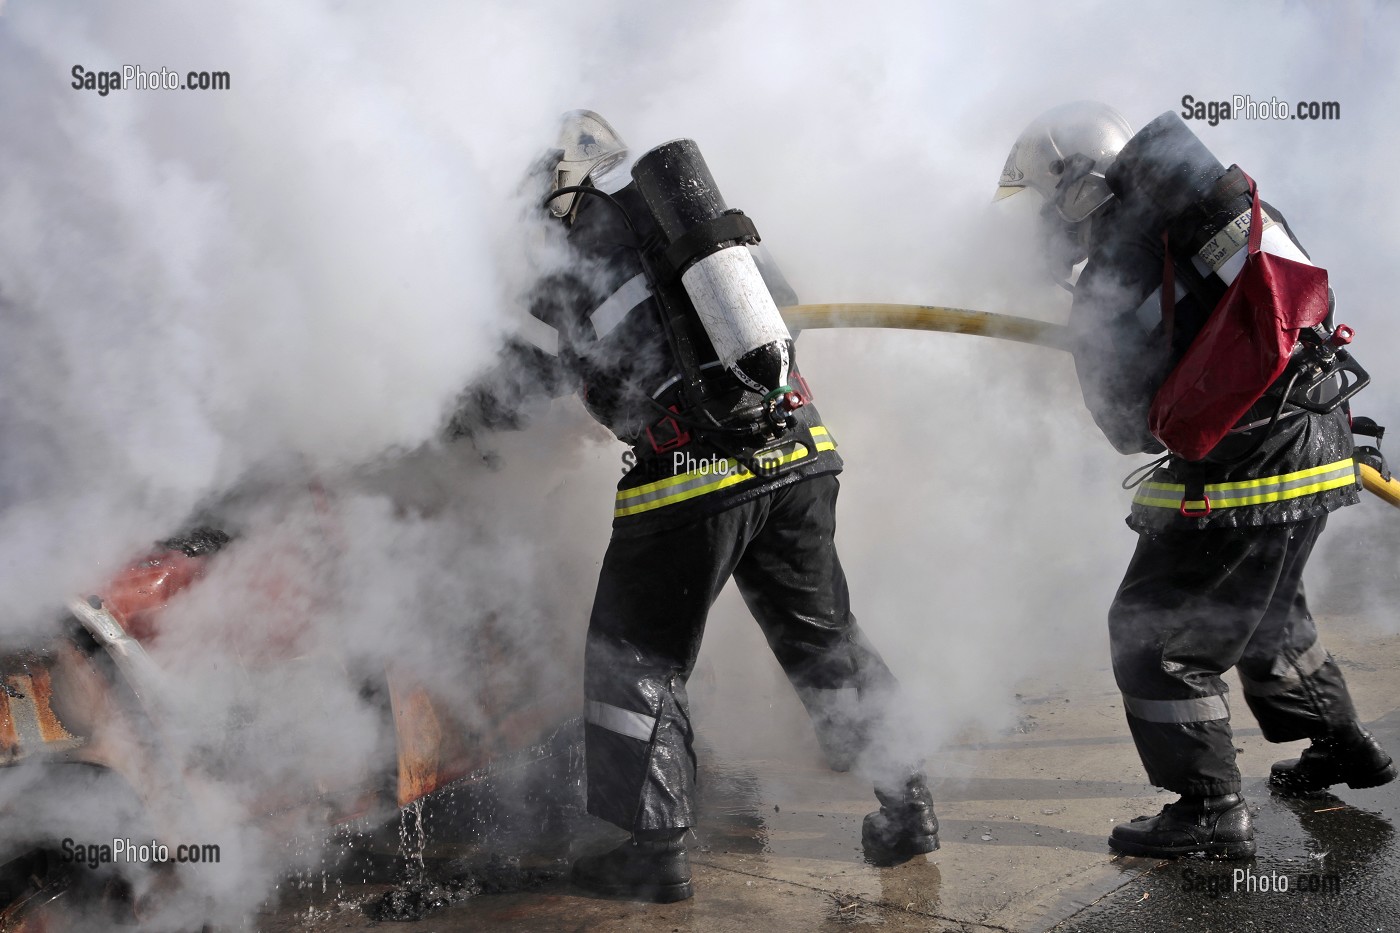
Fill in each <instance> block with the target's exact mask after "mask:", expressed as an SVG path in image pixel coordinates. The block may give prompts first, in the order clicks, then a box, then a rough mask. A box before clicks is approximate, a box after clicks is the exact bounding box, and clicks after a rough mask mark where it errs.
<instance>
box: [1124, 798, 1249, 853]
mask: <svg viewBox="0 0 1400 933" xmlns="http://www.w3.org/2000/svg"><path fill="white" fill-rule="evenodd" d="M1108 847H1109V848H1110V849H1112V850H1113V851H1115V852H1120V853H1122V854H1123V855H1145V856H1147V857H1149V858H1175V857H1177V856H1179V855H1205V856H1208V857H1211V858H1227V859H1233V858H1249V857H1250V856H1251V855H1253V854H1254V848H1255V846H1254V821H1253V820H1252V819H1251V818H1250V816H1249V808H1248V807H1247V806H1245V802H1244V798H1242V797H1241V796H1240V795H1239V794H1229V795H1227V796H1224V797H1182V798H1181V799H1180V800H1178V801H1177V802H1176V803H1169V804H1167V805H1166V806H1165V807H1163V808H1162V812H1161V813H1158V814H1157V815H1156V816H1139V817H1135V818H1134V819H1133V821H1132V822H1131V823H1124V824H1123V825H1121V826H1115V827H1113V834H1112V835H1110V836H1109V837H1108Z"/></svg>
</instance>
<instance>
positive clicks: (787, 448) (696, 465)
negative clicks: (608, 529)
mask: <svg viewBox="0 0 1400 933" xmlns="http://www.w3.org/2000/svg"><path fill="white" fill-rule="evenodd" d="M809 433H810V434H811V440H812V445H811V446H809V445H807V444H806V443H804V442H802V441H793V442H790V443H788V444H784V445H783V446H782V447H780V448H778V449H776V450H773V451H769V452H764V453H760V454H758V455H756V456H755V459H756V460H757V461H758V463H759V464H760V465H764V466H771V467H773V468H774V469H776V468H778V467H781V466H786V465H788V464H790V463H795V462H797V461H799V460H805V459H806V458H808V457H812V456H815V455H816V454H818V453H820V452H821V451H824V450H835V449H836V442H835V441H834V440H832V437H831V432H829V431H827V429H826V428H824V427H822V426H821V425H819V424H818V425H813V426H812V427H811V428H810V429H809ZM686 466H687V469H686V470H685V472H681V473H677V474H676V475H674V476H668V477H666V478H665V479H662V480H657V481H656V482H654V483H646V484H645V485H642V486H633V487H632V488H631V489H619V490H618V492H617V504H616V507H615V508H614V509H613V517H614V518H623V517H625V516H628V515H637V514H639V513H641V512H649V511H651V510H652V509H660V508H665V507H666V506H668V505H676V504H678V503H681V502H688V501H690V500H691V499H696V498H698V497H700V496H707V495H710V494H711V493H716V492H720V491H722V490H725V489H729V488H731V487H733V486H737V485H739V484H740V483H746V482H748V481H749V480H752V479H755V478H758V477H759V476H760V475H761V474H758V473H753V472H750V471H749V469H748V468H747V467H745V466H744V465H743V464H741V463H740V462H739V461H738V460H736V459H734V458H733V457H725V458H719V457H705V458H700V459H696V460H688V461H687V463H686Z"/></svg>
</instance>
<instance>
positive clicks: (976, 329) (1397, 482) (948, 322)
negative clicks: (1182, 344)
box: [779, 304, 1400, 509]
mask: <svg viewBox="0 0 1400 933" xmlns="http://www.w3.org/2000/svg"><path fill="white" fill-rule="evenodd" d="M779 310H781V311H782V314H783V319H784V320H785V321H787V323H788V326H789V327H790V328H792V330H793V331H799V330H823V329H828V328H835V327H887V328H898V329H903V330H933V331H941V332H943V333H949V334H972V335H974V336H978V337H996V338H998V339H1000V340H1014V341H1017V342H1018V343H1029V344H1034V345H1036V346H1038V347H1050V348H1052V349H1056V350H1068V349H1069V345H1070V344H1069V328H1067V327H1065V326H1064V325H1063V324H1052V323H1050V322H1048V321H1037V320H1034V319H1032V318H1024V317H1016V316H1014V315H1010V314H991V313H989V312H986V311H969V310H967V309H965V308H944V307H940V306H937V305H902V304H820V305H792V306H789V307H786V308H781V309H779ZM1357 466H1358V468H1359V471H1360V473H1361V484H1362V486H1364V487H1365V489H1366V491H1367V492H1370V493H1372V494H1373V495H1375V496H1376V497H1377V498H1379V499H1381V500H1382V501H1383V502H1385V503H1387V504H1389V505H1392V506H1395V507H1396V508H1397V509H1400V479H1397V478H1395V477H1391V478H1390V479H1386V478H1385V477H1384V476H1382V475H1381V473H1380V471H1379V470H1377V469H1375V468H1374V467H1372V466H1370V465H1369V464H1366V463H1358V464H1357Z"/></svg>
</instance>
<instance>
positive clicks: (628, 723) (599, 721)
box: [584, 700, 656, 742]
mask: <svg viewBox="0 0 1400 933" xmlns="http://www.w3.org/2000/svg"><path fill="white" fill-rule="evenodd" d="M584 718H585V719H587V720H588V721H589V722H591V723H593V725H595V726H601V727H602V728H604V729H607V730H608V731H609V732H616V733H617V734H618V735H625V736H627V737H628V738H631V739H636V740H637V741H639V742H650V741H651V736H652V733H654V732H655V731H656V717H655V716H648V715H647V714H646V713H634V712H632V711H631V710H627V709H623V708H622V707H620V706H613V705H612V704H611V703H603V702H601V701H599V700H589V701H588V706H587V711H586V713H585V717H584Z"/></svg>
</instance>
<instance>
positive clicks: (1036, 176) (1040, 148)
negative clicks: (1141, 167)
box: [995, 100, 1133, 224]
mask: <svg viewBox="0 0 1400 933" xmlns="http://www.w3.org/2000/svg"><path fill="white" fill-rule="evenodd" d="M1132 135H1133V130H1132V127H1131V126H1129V125H1128V121H1127V120H1125V119H1123V116H1122V114H1120V113H1119V112H1118V111H1116V110H1114V109H1113V108H1112V107H1109V106H1108V105H1107V104H1100V103H1098V102H1096V101H1091V100H1079V101H1074V102H1073V103H1068V104H1061V105H1060V106H1058V107H1054V108H1052V109H1050V110H1047V111H1045V112H1044V113H1042V114H1041V115H1040V116H1038V117H1036V118H1035V119H1034V120H1033V121H1031V124H1030V126H1028V127H1026V129H1025V131H1024V132H1022V133H1021V136H1020V138H1018V139H1017V140H1016V145H1014V146H1012V147H1011V155H1009V156H1008V157H1007V159H1006V167H1005V168H1003V169H1002V170H1001V181H1000V182H999V185H998V187H997V193H996V198H995V200H1001V199H1002V198H1005V197H1010V196H1011V195H1013V194H1015V193H1016V192H1018V191H1020V190H1022V189H1024V188H1032V189H1034V190H1035V191H1037V192H1039V193H1040V196H1041V197H1043V198H1044V199H1045V201H1046V205H1047V207H1048V206H1049V205H1051V204H1053V205H1054V209H1055V211H1056V212H1057V213H1058V214H1059V215H1060V218H1061V219H1062V220H1064V221H1065V222H1066V223H1069V224H1078V223H1081V222H1083V221H1084V220H1086V219H1088V217H1089V215H1090V214H1092V213H1094V211H1096V210H1098V209H1099V208H1100V207H1103V205H1104V204H1105V203H1106V202H1107V201H1108V200H1109V198H1111V197H1113V193H1112V192H1111V191H1109V188H1108V182H1107V181H1105V179H1104V172H1105V171H1107V170H1108V167H1109V165H1111V164H1112V163H1113V160H1114V159H1115V158H1117V156H1118V152H1119V150H1121V149H1122V148H1123V146H1124V145H1125V144H1126V143H1127V142H1128V140H1129V139H1131V138H1132Z"/></svg>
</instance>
